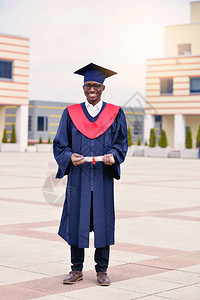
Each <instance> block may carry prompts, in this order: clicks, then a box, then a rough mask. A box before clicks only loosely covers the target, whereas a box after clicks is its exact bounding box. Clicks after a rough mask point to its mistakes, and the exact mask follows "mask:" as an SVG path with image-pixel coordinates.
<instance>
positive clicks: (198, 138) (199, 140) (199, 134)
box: [196, 125, 200, 148]
mask: <svg viewBox="0 0 200 300" xmlns="http://www.w3.org/2000/svg"><path fill="white" fill-rule="evenodd" d="M199 143H200V125H199V129H198V131H197V137H196V148H198V147H199Z"/></svg>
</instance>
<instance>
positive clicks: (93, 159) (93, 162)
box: [92, 156, 96, 165]
mask: <svg viewBox="0 0 200 300" xmlns="http://www.w3.org/2000/svg"><path fill="white" fill-rule="evenodd" d="M92 164H93V165H95V164H96V160H95V158H94V156H93V157H92Z"/></svg>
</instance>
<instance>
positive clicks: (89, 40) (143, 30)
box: [0, 0, 196, 105]
mask: <svg viewBox="0 0 200 300" xmlns="http://www.w3.org/2000/svg"><path fill="white" fill-rule="evenodd" d="M191 2H196V1H191ZM189 22H190V0H101V1H94V0H0V33H4V34H11V35H12V34H13V35H18V36H24V37H28V38H30V74H29V75H30V77H29V80H30V81H29V84H30V86H29V99H30V100H46V101H62V102H74V103H77V102H82V101H84V100H85V98H84V94H83V90H82V84H83V77H82V76H79V75H75V74H73V72H74V71H76V70H77V69H79V68H81V67H83V66H85V65H87V64H89V63H90V62H93V63H95V64H98V65H101V66H103V67H105V68H108V69H111V70H113V71H116V72H117V73H118V74H117V75H115V76H113V77H110V78H108V79H107V80H106V81H105V86H106V89H105V91H104V93H103V95H102V99H103V100H104V101H106V102H111V103H113V104H117V105H123V104H124V103H125V102H126V101H127V100H128V99H129V98H130V97H131V96H132V95H133V94H135V92H137V91H138V92H140V93H141V94H142V95H143V96H145V66H146V60H147V59H148V58H159V57H163V56H164V29H165V26H167V25H176V24H187V23H189Z"/></svg>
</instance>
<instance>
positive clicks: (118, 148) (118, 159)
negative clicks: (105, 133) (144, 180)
mask: <svg viewBox="0 0 200 300" xmlns="http://www.w3.org/2000/svg"><path fill="white" fill-rule="evenodd" d="M115 122H116V130H115V132H114V135H113V141H112V146H111V147H110V149H108V151H107V154H111V153H112V154H113V155H114V158H115V164H114V165H112V166H106V169H107V171H108V173H109V174H110V175H111V176H112V177H114V178H115V179H120V164H121V163H122V162H123V161H124V159H125V156H126V153H127V150H128V134H127V124H126V117H125V114H124V112H123V110H122V109H121V108H120V110H119V112H118V115H117V117H116V121H115Z"/></svg>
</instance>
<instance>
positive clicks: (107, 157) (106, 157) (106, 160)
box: [103, 154, 115, 165]
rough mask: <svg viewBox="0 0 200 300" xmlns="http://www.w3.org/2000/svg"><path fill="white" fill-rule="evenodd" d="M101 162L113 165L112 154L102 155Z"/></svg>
mask: <svg viewBox="0 0 200 300" xmlns="http://www.w3.org/2000/svg"><path fill="white" fill-rule="evenodd" d="M103 162H104V164H105V165H114V163H115V159H114V155H113V154H105V155H104V157H103Z"/></svg>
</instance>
